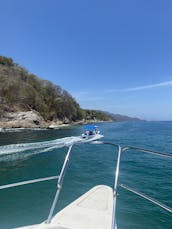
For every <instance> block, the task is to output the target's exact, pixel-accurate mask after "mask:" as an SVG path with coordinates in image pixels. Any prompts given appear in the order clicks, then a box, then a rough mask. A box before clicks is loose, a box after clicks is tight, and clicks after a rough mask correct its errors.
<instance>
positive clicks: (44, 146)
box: [0, 135, 103, 156]
mask: <svg viewBox="0 0 172 229" xmlns="http://www.w3.org/2000/svg"><path fill="white" fill-rule="evenodd" d="M101 137H103V135H97V136H95V137H93V138H91V139H83V138H82V137H80V136H73V137H65V138H60V139H56V140H51V141H44V142H35V143H24V144H11V145H5V146H0V156H3V155H8V154H13V153H19V152H24V151H29V150H35V149H39V150H38V151H39V152H38V153H40V152H47V151H50V150H52V149H54V148H62V147H64V146H69V145H71V144H74V143H85V142H89V141H93V140H96V139H99V138H101Z"/></svg>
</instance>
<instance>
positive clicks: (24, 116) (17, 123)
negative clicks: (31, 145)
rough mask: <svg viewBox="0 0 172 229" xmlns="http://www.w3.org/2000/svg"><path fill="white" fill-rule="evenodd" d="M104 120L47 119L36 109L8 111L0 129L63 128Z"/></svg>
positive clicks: (1, 119) (2, 119)
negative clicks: (73, 120) (72, 120)
mask: <svg viewBox="0 0 172 229" xmlns="http://www.w3.org/2000/svg"><path fill="white" fill-rule="evenodd" d="M96 122H102V121H100V120H81V121H78V122H69V120H65V121H64V122H62V121H61V120H54V121H47V122H46V121H45V120H44V119H43V117H42V116H41V115H40V114H39V113H38V112H36V111H33V110H32V111H20V112H6V113H4V114H3V116H2V117H1V118H0V129H10V128H46V129H61V128H65V127H69V126H71V125H83V124H87V123H96Z"/></svg>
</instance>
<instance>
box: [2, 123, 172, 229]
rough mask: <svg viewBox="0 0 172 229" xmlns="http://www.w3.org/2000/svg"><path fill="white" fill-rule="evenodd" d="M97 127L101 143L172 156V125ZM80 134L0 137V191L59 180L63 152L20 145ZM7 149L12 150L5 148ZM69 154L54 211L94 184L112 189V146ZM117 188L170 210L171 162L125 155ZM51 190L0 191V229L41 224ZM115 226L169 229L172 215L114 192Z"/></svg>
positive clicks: (53, 132)
mask: <svg viewBox="0 0 172 229" xmlns="http://www.w3.org/2000/svg"><path fill="white" fill-rule="evenodd" d="M99 127H100V129H101V130H102V132H103V134H104V135H105V138H104V140H105V141H110V142H113V143H117V144H121V145H123V146H124V145H134V146H138V147H144V148H148V149H153V150H157V151H162V152H166V153H172V122H121V123H102V124H99ZM82 131H83V127H82V126H79V127H74V128H71V129H64V130H39V131H38V130H21V131H17V132H0V145H1V147H0V185H3V184H8V183H13V182H19V181H22V180H28V179H34V178H39V177H45V176H52V175H56V174H59V171H60V168H61V166H62V163H63V160H64V158H65V154H66V151H67V148H53V147H51V148H50V149H46V150H45V149H42V148H39V147H38V148H36V149H34V147H31V148H29V147H28V146H27V145H23V146H21V145H20V144H21V143H31V142H32V143H33V142H34V143H36V142H44V141H51V140H54V139H60V138H63V137H70V136H78V135H80V134H81V133H82ZM9 144H17V145H13V146H12V147H11V148H10V147H9V146H8V147H6V146H5V145H9ZM50 145H51V144H50ZM26 146H27V147H26ZM29 146H30V145H29ZM22 147H23V149H22ZM26 148H27V150H25V149H26ZM14 149H15V150H14ZM72 152H73V153H72V157H71V161H70V166H69V169H68V172H67V174H66V177H65V180H64V186H63V190H62V192H61V195H60V201H59V203H58V206H57V208H56V211H58V210H59V209H61V208H63V207H64V206H66V205H67V204H68V203H70V202H71V201H73V200H74V199H76V198H77V197H78V196H80V195H81V194H83V193H84V192H86V191H88V190H89V189H90V188H92V187H93V186H95V185H97V184H106V185H111V186H112V185H113V178H114V166H115V163H116V153H115V152H114V151H113V148H112V147H111V146H107V145H91V144H84V145H80V146H75V147H74V148H73V151H72ZM120 182H121V183H123V184H126V185H128V186H131V187H133V188H135V189H137V190H139V191H142V192H144V193H145V194H148V195H151V196H152V197H154V198H155V199H158V200H160V201H162V202H163V203H165V204H167V205H169V206H171V207H172V160H170V159H168V158H161V157H158V156H153V155H148V154H145V153H139V152H132V151H129V152H126V153H125V154H124V155H123V156H122V163H121V169H120ZM55 188H56V181H47V182H42V183H38V184H32V185H26V186H22V187H15V188H11V189H6V190H0V229H9V228H14V227H17V226H18V227H19V226H24V225H28V224H36V223H40V222H41V221H44V220H45V219H46V218H47V215H48V212H49V209H50V206H51V203H52V199H53V196H54V194H55ZM117 222H118V228H119V229H145V228H146V229H171V228H172V214H170V213H168V212H166V211H164V210H162V209H160V208H159V207H157V206H155V205H153V204H151V203H149V202H148V201H146V200H144V199H141V198H140V197H138V196H136V195H134V194H132V193H129V192H128V191H126V190H123V189H122V188H119V190H118V201H117ZM95 229H96V228H95Z"/></svg>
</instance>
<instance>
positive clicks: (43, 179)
mask: <svg viewBox="0 0 172 229" xmlns="http://www.w3.org/2000/svg"><path fill="white" fill-rule="evenodd" d="M58 177H59V176H52V177H45V178H39V179H34V180H29V181H21V182H17V183H13V184H6V185H1V186H0V189H6V188H12V187H17V186H22V185H26V184H33V183H38V182H42V181H48V180H55V179H58Z"/></svg>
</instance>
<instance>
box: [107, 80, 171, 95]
mask: <svg viewBox="0 0 172 229" xmlns="http://www.w3.org/2000/svg"><path fill="white" fill-rule="evenodd" d="M166 86H172V81H165V82H161V83H156V84H149V85H145V86H139V87H131V88H124V89H110V90H106V93H112V92H119V91H121V92H125V91H126V92H127V91H140V90H146V89H151V88H157V87H166Z"/></svg>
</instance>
